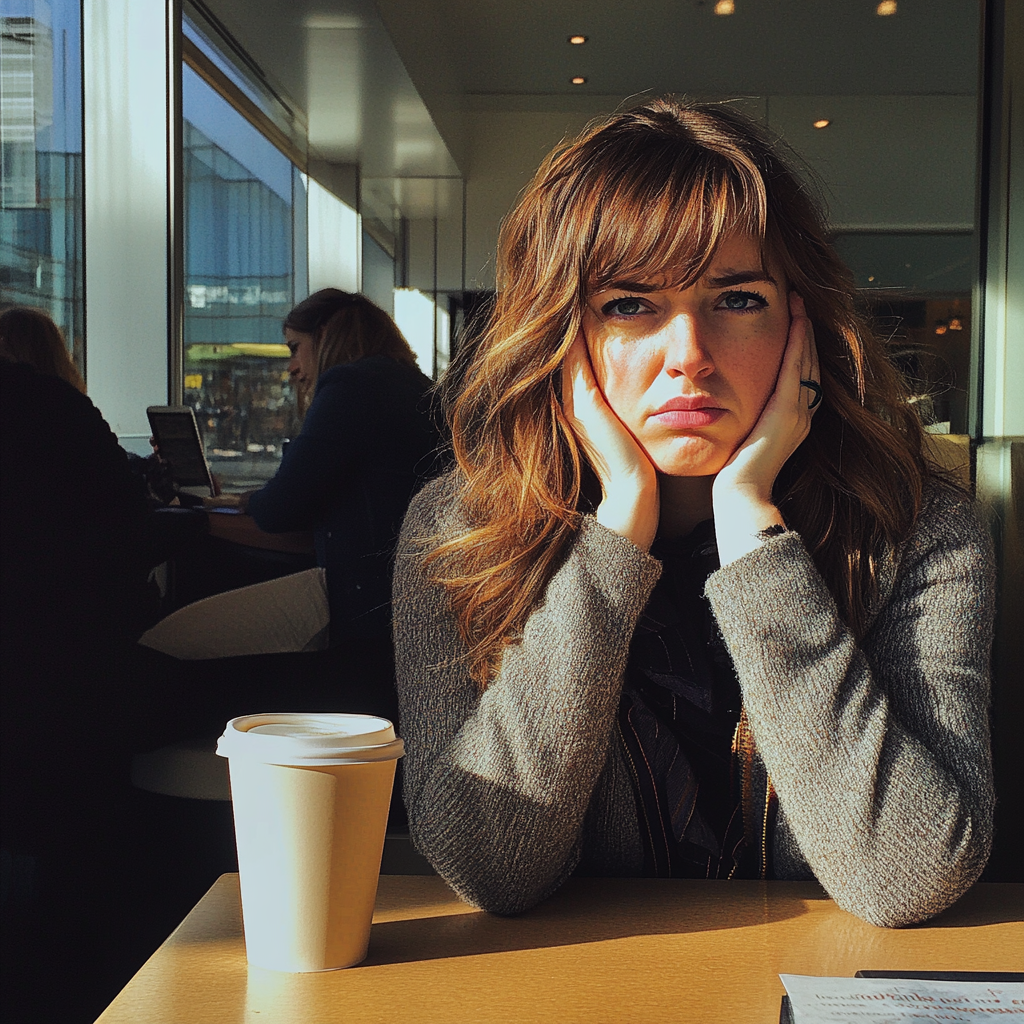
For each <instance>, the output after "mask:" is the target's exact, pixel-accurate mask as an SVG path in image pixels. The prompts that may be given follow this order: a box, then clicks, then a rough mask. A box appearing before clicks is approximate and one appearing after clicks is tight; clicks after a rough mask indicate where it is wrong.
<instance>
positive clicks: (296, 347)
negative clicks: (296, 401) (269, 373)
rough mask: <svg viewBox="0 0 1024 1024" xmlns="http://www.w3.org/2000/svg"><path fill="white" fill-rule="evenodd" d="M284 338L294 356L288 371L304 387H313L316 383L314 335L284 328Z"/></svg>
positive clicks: (290, 360) (289, 363)
mask: <svg viewBox="0 0 1024 1024" xmlns="http://www.w3.org/2000/svg"><path fill="white" fill-rule="evenodd" d="M284 340H285V343H286V344H287V345H288V351H289V352H291V354H292V357H291V359H289V360H288V372H289V373H290V374H291V375H292V377H293V378H294V379H295V380H297V381H298V382H299V386H300V387H302V388H311V387H312V386H313V385H314V384H315V383H316V346H315V345H314V344H313V335H312V334H306V333H305V332H303V331H293V330H292V329H291V328H290V327H286V328H285V329H284Z"/></svg>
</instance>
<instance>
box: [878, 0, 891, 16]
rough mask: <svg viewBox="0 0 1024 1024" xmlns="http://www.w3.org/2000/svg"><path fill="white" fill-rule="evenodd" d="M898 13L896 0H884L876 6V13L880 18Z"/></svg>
mask: <svg viewBox="0 0 1024 1024" xmlns="http://www.w3.org/2000/svg"><path fill="white" fill-rule="evenodd" d="M895 13H896V0H882V2H881V3H880V4H879V5H878V6H877V7H876V8H875V14H877V15H878V16H879V17H880V18H887V17H889V15H890V14H895Z"/></svg>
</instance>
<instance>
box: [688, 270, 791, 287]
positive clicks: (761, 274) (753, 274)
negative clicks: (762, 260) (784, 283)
mask: <svg viewBox="0 0 1024 1024" xmlns="http://www.w3.org/2000/svg"><path fill="white" fill-rule="evenodd" d="M755 282H764V283H766V284H775V283H776V282H775V278H774V277H772V275H771V274H769V273H768V271H767V270H760V269H759V270H731V269H726V270H725V272H724V273H722V274H719V275H718V276H717V277H710V276H709V277H705V278H704V284H705V286H706V287H708V288H733V287H735V286H736V285H738V284H753V283H755Z"/></svg>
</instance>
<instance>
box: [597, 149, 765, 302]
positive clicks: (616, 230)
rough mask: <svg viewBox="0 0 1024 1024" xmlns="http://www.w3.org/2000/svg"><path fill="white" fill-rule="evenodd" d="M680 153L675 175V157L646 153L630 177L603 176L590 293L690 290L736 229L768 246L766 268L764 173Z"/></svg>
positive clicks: (714, 156)
mask: <svg viewBox="0 0 1024 1024" xmlns="http://www.w3.org/2000/svg"><path fill="white" fill-rule="evenodd" d="M672 156H674V157H675V159H674V160H673V161H671V163H670V166H669V173H668V174H666V173H665V169H666V162H669V160H671V157H669V158H668V160H666V157H668V154H664V155H662V156H661V159H658V158H657V157H655V156H654V154H649V153H645V154H643V156H642V158H641V159H639V160H636V161H635V162H634V163H632V165H631V166H629V167H627V168H626V169H624V170H623V172H622V173H620V174H618V175H615V176H614V177H612V176H611V175H609V176H607V177H604V176H601V177H604V180H605V182H606V183H607V184H606V187H605V188H604V189H603V190H602V194H601V195H600V196H599V197H598V196H595V202H594V204H593V206H592V207H591V209H593V210H594V217H593V221H592V224H591V231H590V232H589V236H590V237H589V245H588V251H587V252H584V253H581V260H580V264H578V265H581V266H582V267H583V269H584V281H585V284H586V286H587V289H588V290H599V289H603V288H607V287H608V286H609V285H611V284H612V283H613V282H615V281H623V280H631V281H647V280H658V281H659V282H660V281H664V285H665V287H670V288H676V287H689V286H690V285H692V284H693V283H694V282H695V281H697V280H698V279H699V278H700V277H702V276H703V275H704V273H705V272H706V271H707V269H708V266H709V264H710V263H711V261H712V259H713V258H714V255H715V252H716V251H717V250H718V247H719V245H720V244H721V242H722V241H723V239H724V238H726V237H727V236H728V235H731V234H733V233H734V232H739V233H742V234H747V235H750V236H752V237H754V238H756V239H758V240H759V241H760V248H761V262H762V267H763V268H764V266H765V265H766V262H767V253H766V251H765V249H766V246H765V232H766V224H767V201H766V195H765V186H764V182H763V180H762V178H761V175H760V173H759V172H758V170H757V168H756V167H755V166H753V164H747V165H746V166H744V164H746V161H743V162H741V163H737V162H736V161H735V160H734V159H730V158H729V157H728V156H724V155H721V154H718V153H714V152H710V151H708V150H706V149H697V147H693V148H690V147H687V149H686V150H684V151H683V152H682V153H679V152H678V149H677V150H676V152H675V153H674V154H672ZM652 157H653V158H652Z"/></svg>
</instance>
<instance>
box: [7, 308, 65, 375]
mask: <svg viewBox="0 0 1024 1024" xmlns="http://www.w3.org/2000/svg"><path fill="white" fill-rule="evenodd" d="M0 358H2V359H7V360H9V361H10V362H12V363H28V365H29V366H31V367H33V368H34V369H35V370H38V371H39V373H45V374H47V375H49V376H51V377H60V379H61V380H64V381H67V382H68V384H70V385H71V386H72V387H73V388H77V389H78V390H79V391H81V392H82V394H83V395H84V394H85V381H84V380H83V379H82V375H81V373H79V371H78V367H77V366H76V365H75V362H74V360H73V359H72V358H71V354H70V353H69V352H68V347H67V345H66V344H65V343H64V335H63V334H61V332H60V328H59V327H58V326H57V325H56V324H55V323H54V322H53V319H52V317H51V316H50V315H49V314H48V313H44V312H43V310H41V309H33V308H32V307H31V306H11V307H10V308H8V309H5V310H4V311H3V312H2V313H0Z"/></svg>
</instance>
